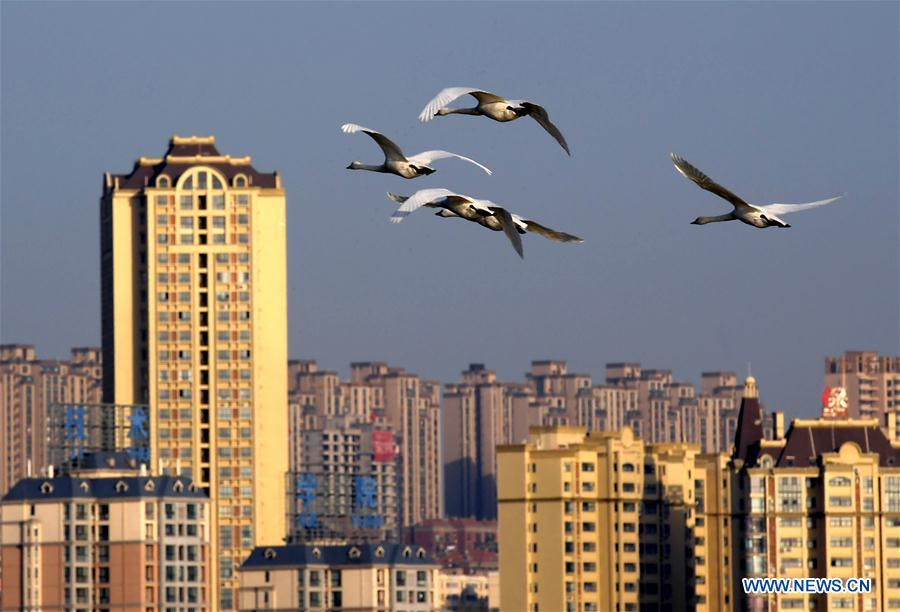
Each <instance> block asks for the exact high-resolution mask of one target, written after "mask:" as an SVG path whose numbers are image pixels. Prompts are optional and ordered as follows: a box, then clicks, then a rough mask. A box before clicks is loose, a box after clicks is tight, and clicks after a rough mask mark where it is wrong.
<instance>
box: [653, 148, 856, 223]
mask: <svg viewBox="0 0 900 612" xmlns="http://www.w3.org/2000/svg"><path fill="white" fill-rule="evenodd" d="M670 155H671V157H672V162H673V163H674V164H675V169H676V170H678V172H679V173H680V174H681V175H682V176H684V177H685V178H687V179H690V180H691V181H693V182H694V183H696V184H697V185H698V186H699V187H700V188H701V189H705V190H706V191H709V192H710V193H714V194H716V195H717V196H719V197H720V198H722V199H724V200H726V201H727V202H729V203H730V204H731V205H732V206H733V207H734V210H733V211H731V212H730V213H726V214H724V215H717V216H715V217H697V218H696V219H694V220H693V221H691V223H692V224H693V225H706V224H707V223H717V222H719V221H741V222H743V223H746V224H747V225H752V226H753V227H758V228H760V229H762V228H766V227H785V228H786V227H790V224H789V223H786V222H785V221H784V220H783V219H781V218H780V217H779V216H778V215H786V214H789V213H795V212H800V211H802V210H808V209H810V208H816V207H818V206H824V205H826V204H831V203H832V202H835V201H837V200H840V199H841V198H842V197H844V196H843V195H839V196H836V197H833V198H828V199H827V200H817V201H816V202H807V203H805V204H749V203H748V202H746V201H744V199H743V198H741V197H739V196H736V195H735V194H734V193H732V192H731V191H729V190H728V189H726V188H725V187H722V186H721V185H719V184H718V183H716V182H715V181H713V180H712V179H711V178H709V177H708V176H707V175H706V174H704V173H703V172H702V171H701V170H699V169H698V168H696V167H694V166H692V165H691V164H690V163H689V162H688V161H687V160H685V159H684V158H682V157H680V156H678V155H676V154H674V153H671V154H670Z"/></svg>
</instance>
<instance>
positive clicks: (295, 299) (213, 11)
mask: <svg viewBox="0 0 900 612" xmlns="http://www.w3.org/2000/svg"><path fill="white" fill-rule="evenodd" d="M0 11H2V217H0V223H2V233H0V238H2V245H0V256H2V269H0V272H2V296H0V307H2V313H0V314H2V320H0V324H2V326H0V340H2V341H3V342H29V343H34V344H36V345H37V347H38V351H39V353H40V354H41V355H44V356H64V355H66V354H67V353H68V349H69V347H71V346H73V345H98V344H99V343H100V299H99V298H100V273H99V244H98V243H99V214H98V198H99V196H100V188H101V177H102V174H103V172H105V171H112V172H125V171H128V170H129V169H130V168H131V166H132V164H133V162H134V160H135V159H136V158H137V157H138V156H140V155H147V156H155V155H160V154H162V153H163V152H164V151H165V148H166V144H167V141H168V138H169V137H170V136H171V135H172V134H174V133H177V134H185V135H187V134H201V135H206V134H214V135H215V136H216V138H217V140H218V145H219V148H220V150H221V151H222V152H223V153H229V154H231V155H248V154H249V155H252V156H253V159H254V164H255V165H256V166H257V168H259V169H260V170H263V171H271V170H275V169H277V170H280V171H281V172H282V174H283V177H284V184H285V186H286V189H287V194H288V220H287V221H288V241H289V244H288V257H289V262H288V283H289V321H290V353H291V355H293V356H296V357H314V358H317V359H318V360H319V361H320V362H321V363H322V364H323V365H324V366H325V367H328V368H332V369H338V370H342V369H343V368H345V367H346V364H348V363H349V362H350V361H354V360H365V359H384V360H388V361H390V362H391V363H394V364H397V365H402V366H404V367H406V368H407V369H409V370H412V371H415V372H418V373H421V374H423V375H427V376H432V377H437V378H440V379H442V380H445V381H452V380H455V379H456V378H457V376H458V372H459V371H460V370H461V369H463V368H464V367H465V366H466V365H467V364H468V363H469V362H470V361H478V362H485V363H487V364H488V365H489V366H490V367H493V368H495V369H497V370H498V372H499V373H500V375H501V376H502V377H503V378H506V379H519V378H520V377H521V375H522V374H523V373H524V372H525V370H526V369H527V368H528V365H529V362H530V360H531V359H540V358H563V359H568V360H569V363H570V369H571V370H574V371H580V372H588V373H592V374H594V375H595V377H596V378H597V379H598V380H599V379H602V376H603V367H604V364H605V363H606V362H608V361H618V360H640V361H642V362H643V363H644V364H645V365H646V366H647V367H668V368H672V369H673V370H674V372H675V375H676V376H677V377H678V378H680V379H684V380H689V381H693V382H697V381H698V380H699V374H700V372H701V371H702V370H710V369H733V370H737V371H739V372H741V373H743V372H744V371H745V368H746V364H747V362H748V361H751V362H752V364H753V371H754V374H755V375H757V377H758V378H759V380H760V387H761V394H762V398H763V400H764V401H765V402H766V404H767V406H768V407H769V408H772V409H784V410H787V411H788V412H789V413H792V414H812V413H813V412H815V411H816V410H817V409H818V396H819V394H820V392H821V385H822V369H823V358H824V356H826V355H828V354H837V353H839V352H841V351H843V350H845V349H852V348H866V349H874V350H878V351H881V352H887V353H896V352H897V351H898V321H900V306H898V300H900V291H898V279H900V263H898V261H900V257H898V226H900V221H898V168H900V155H898V133H900V126H898V107H900V96H898V73H900V67H898V19H900V14H898V12H900V11H898V4H897V3H896V2H882V3H873V4H863V3H812V2H804V3H780V4H769V3H764V4H760V3H727V4H718V3H698V4H687V3H667V4H653V3H637V4H612V3H600V4H589V3H577V4H561V3H554V4H552V5H551V4H538V3H528V4H511V3H502V4H488V5H482V4H469V3H462V4H427V3H397V4H377V3H366V4H349V3H337V4H301V3H271V4H259V3H257V4H252V5H251V4H242V3H211V2H210V3H198V4H186V3H169V2H154V3H141V4H136V3H111V2H102V3H90V4H88V3H24V2H3V3H2V4H0ZM450 85H466V86H469V85H471V86H475V87H482V88H485V89H489V90H493V91H496V92H498V93H500V94H501V95H506V96H508V97H511V98H526V99H531V100H534V101H536V102H538V103H540V104H543V105H544V106H546V107H547V108H548V109H549V111H550V113H551V115H552V117H553V119H554V120H555V121H556V123H557V125H558V126H559V127H560V129H561V130H562V131H563V133H564V134H565V135H566V137H567V138H568V141H569V144H570V145H571V148H572V153H573V157H572V158H568V157H567V156H565V155H564V154H563V152H562V150H561V149H560V148H559V146H558V145H557V144H556V143H555V142H553V140H552V139H551V138H550V137H549V136H548V135H547V134H546V133H544V132H543V131H542V130H541V129H540V128H539V127H538V126H537V124H535V123H534V122H533V121H530V120H527V119H526V120H520V121H517V122H514V123H511V124H502V125H501V124H498V123H494V122H491V121H489V120H486V119H483V118H475V117H446V118H439V119H438V120H436V121H434V122H432V123H429V124H420V123H419V122H418V121H417V120H416V116H417V114H418V112H419V111H420V110H421V108H422V107H423V106H424V104H425V102H427V101H428V100H429V99H430V98H431V97H432V96H433V95H434V94H435V93H436V92H437V91H438V90H439V89H441V88H442V87H445V86H450ZM346 121H354V122H357V123H361V124H363V125H366V126H369V127H372V128H375V129H379V130H381V131H384V132H385V133H387V134H388V135H390V136H392V137H394V138H395V139H396V140H397V142H398V143H399V144H400V145H401V146H402V147H404V148H405V149H406V150H407V152H409V153H414V152H416V151H421V150H425V149H432V148H445V149H449V150H451V151H455V152H457V153H461V154H463V155H469V156H471V157H474V158H476V159H478V160H479V161H481V162H483V163H485V164H487V165H489V166H490V167H491V168H493V169H494V171H495V174H494V176H493V177H487V176H484V175H483V174H481V173H480V172H479V171H478V170H477V169H475V168H473V167H470V166H468V165H467V164H463V163H461V162H454V161H445V162H444V163H443V164H441V165H440V166H439V170H438V172H437V173H436V174H434V175H432V176H430V177H426V178H422V179H418V180H416V181H404V180H403V179H400V178H398V177H394V176H389V175H377V174H373V173H366V172H350V171H347V170H345V169H344V168H345V166H346V165H347V164H348V163H349V162H350V161H351V160H361V161H366V162H376V161H378V159H379V155H378V150H377V149H376V147H375V145H374V144H373V143H372V142H370V141H369V140H368V139H367V138H365V137H364V136H361V135H352V136H348V135H344V134H341V132H340V131H339V126H340V125H341V124H342V123H344V122H346ZM670 151H676V152H678V153H680V154H682V155H683V156H685V157H686V158H687V159H688V160H690V161H691V162H693V163H694V164H696V165H697V166H699V167H700V168H701V169H703V170H704V171H706V172H707V173H708V174H710V175H711V176H712V177H713V178H714V179H716V180H718V181H719V182H721V183H723V184H724V185H726V186H727V187H729V188H731V189H732V190H734V191H736V192H737V193H739V194H741V195H743V196H744V197H746V198H747V199H748V200H749V201H751V202H760V203H766V202H773V201H779V202H803V201H809V200H816V199H821V198H825V197H828V196H831V195H833V194H837V193H842V192H846V193H847V194H848V196H847V198H845V200H843V201H842V202H840V203H838V204H835V205H832V206H829V207H826V208H824V209H818V210H815V211H812V212H806V213H800V214H798V215H796V216H793V217H791V218H790V222H791V223H792V224H793V227H792V228H791V229H789V230H775V229H770V230H765V231H762V230H755V229H753V228H751V227H748V226H745V225H742V224H739V223H727V224H716V225H710V226H704V227H697V226H692V225H689V222H690V221H691V220H692V219H694V218H695V217H696V216H698V215H715V214H720V213H723V212H727V210H728V208H727V206H726V205H725V204H724V203H723V202H721V201H720V200H718V199H717V198H716V197H715V196H713V195H711V194H708V193H705V192H702V191H701V190H699V189H698V188H697V187H695V186H694V185H692V184H691V183H689V182H687V181H686V180H685V179H683V178H682V177H680V176H679V175H678V174H677V173H676V172H675V170H674V169H673V168H672V165H671V163H670V162H669V160H668V153H669V152H670ZM424 187H447V188H450V189H454V190H456V191H459V192H462V193H467V194H471V195H474V196H478V197H484V198H489V199H491V200H494V201H496V202H500V203H503V204H505V205H507V206H508V207H509V208H511V209H512V210H514V211H517V212H520V213H521V214H524V215H526V216H530V217H533V218H534V219H536V220H538V221H541V222H543V223H545V224H547V225H550V226H551V227H555V228H559V229H562V230H566V231H570V232H572V233H576V234H579V235H581V236H583V237H584V238H585V240H586V242H585V243H584V244H580V245H564V244H556V243H551V242H548V241H545V240H543V239H541V238H539V237H536V236H526V237H525V239H524V241H525V256H526V258H525V260H524V261H520V260H519V258H518V257H516V255H515V253H514V252H513V251H512V249H511V248H510V247H509V245H508V244H507V243H506V241H505V239H504V238H503V236H502V235H500V234H495V233H492V232H488V231H487V230H483V229H481V228H478V227H476V226H474V225H471V224H466V223H463V222H461V221H453V220H443V219H437V218H435V217H433V216H432V215H431V214H429V213H428V212H425V211H423V212H419V213H417V214H416V215H413V216H412V217H410V218H409V219H408V220H407V221H406V222H404V223H403V224H401V225H399V226H394V225H391V224H390V223H388V217H389V216H390V212H391V210H392V206H391V203H390V202H388V201H387V200H386V199H385V198H384V193H385V192H386V191H388V190H392V191H396V192H399V193H402V194H408V193H411V192H412V191H414V190H415V189H417V188H424Z"/></svg>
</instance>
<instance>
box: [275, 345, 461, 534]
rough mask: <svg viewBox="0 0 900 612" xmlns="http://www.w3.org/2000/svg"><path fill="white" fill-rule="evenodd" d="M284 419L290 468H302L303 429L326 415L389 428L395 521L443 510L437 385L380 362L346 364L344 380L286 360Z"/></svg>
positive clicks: (402, 523) (405, 523)
mask: <svg viewBox="0 0 900 612" xmlns="http://www.w3.org/2000/svg"><path fill="white" fill-rule="evenodd" d="M289 371H290V407H291V408H290V419H289V428H290V429H289V431H288V436H289V437H290V440H291V457H292V459H291V461H292V465H293V467H292V469H294V470H297V471H302V470H303V468H302V464H303V456H304V452H305V451H304V449H303V444H304V437H303V430H304V429H317V428H318V429H321V428H323V427H324V423H325V421H326V419H327V418H329V417H341V418H344V419H345V423H347V424H348V425H349V424H352V423H360V424H362V423H365V424H372V425H374V428H375V429H380V430H390V431H391V432H392V433H393V439H394V444H395V445H396V474H397V487H398V491H399V493H398V495H397V499H398V516H399V526H400V527H401V528H403V527H409V526H411V525H414V524H416V523H419V522H421V521H423V520H426V519H430V518H439V517H441V516H442V515H443V506H444V500H443V482H444V474H443V465H442V455H441V434H440V432H441V407H440V384H439V383H437V382H435V381H429V380H422V379H421V378H419V377H418V376H416V375H415V374H410V373H408V372H406V371H404V370H403V369H402V368H392V367H390V366H388V365H387V364H386V363H383V362H359V363H353V364H351V365H350V380H348V381H342V380H341V379H340V376H339V375H338V374H337V373H336V372H328V371H322V370H319V369H318V367H317V365H316V363H315V362H314V361H299V360H292V361H291V363H290V366H289Z"/></svg>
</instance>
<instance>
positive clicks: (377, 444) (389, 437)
mask: <svg viewBox="0 0 900 612" xmlns="http://www.w3.org/2000/svg"><path fill="white" fill-rule="evenodd" d="M372 450H373V451H374V453H375V461H378V462H381V463H387V462H390V461H393V460H394V455H395V452H394V434H392V433H391V432H389V431H373V432H372Z"/></svg>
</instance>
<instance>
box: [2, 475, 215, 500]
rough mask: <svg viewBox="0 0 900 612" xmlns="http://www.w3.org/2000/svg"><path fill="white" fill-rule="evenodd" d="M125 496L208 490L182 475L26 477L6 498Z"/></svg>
mask: <svg viewBox="0 0 900 612" xmlns="http://www.w3.org/2000/svg"><path fill="white" fill-rule="evenodd" d="M126 497H192V498H200V499H205V498H207V495H206V493H205V492H204V491H203V490H202V489H200V488H198V487H193V486H191V481H190V479H188V478H184V477H180V476H123V477H118V476H110V477H104V478H79V477H76V476H58V477H55V478H23V479H22V480H20V481H19V482H17V483H16V484H15V485H14V486H13V488H12V489H10V490H9V493H7V494H6V496H5V497H4V498H3V501H4V502H10V501H33V502H40V501H44V500H48V499H70V498H86V499H121V498H126Z"/></svg>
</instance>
